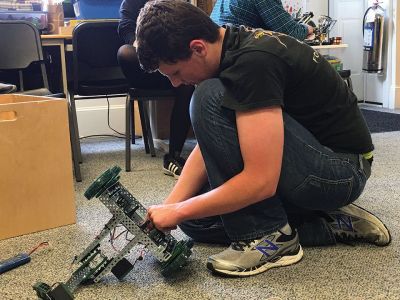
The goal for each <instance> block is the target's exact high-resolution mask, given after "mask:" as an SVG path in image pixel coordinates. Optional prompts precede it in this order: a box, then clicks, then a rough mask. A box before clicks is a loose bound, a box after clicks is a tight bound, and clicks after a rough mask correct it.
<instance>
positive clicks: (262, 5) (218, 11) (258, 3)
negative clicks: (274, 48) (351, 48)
mask: <svg viewBox="0 0 400 300" xmlns="http://www.w3.org/2000/svg"><path fill="white" fill-rule="evenodd" d="M211 19H212V20H213V21H214V22H215V23H217V24H218V25H220V26H222V25H224V24H228V23H229V24H233V25H246V26H249V27H252V28H264V29H267V30H271V31H276V32H281V33H284V34H287V35H290V36H292V37H294V38H296V39H298V40H301V41H302V40H304V39H306V38H307V37H309V36H311V35H312V34H313V32H314V28H313V27H312V26H309V25H304V24H299V23H297V22H296V21H295V20H294V19H293V18H292V17H291V16H290V14H289V13H288V12H287V11H285V9H284V8H283V5H282V1H281V0H217V2H216V3H215V5H214V8H213V10H212V12H211Z"/></svg>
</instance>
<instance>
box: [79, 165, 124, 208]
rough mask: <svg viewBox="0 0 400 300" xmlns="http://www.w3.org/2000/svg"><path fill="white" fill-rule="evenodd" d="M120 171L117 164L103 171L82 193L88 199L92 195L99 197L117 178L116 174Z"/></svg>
mask: <svg viewBox="0 0 400 300" xmlns="http://www.w3.org/2000/svg"><path fill="white" fill-rule="evenodd" d="M120 172H121V168H120V167H118V166H114V167H112V168H110V169H108V170H107V171H105V172H104V173H103V174H101V175H100V176H99V177H98V178H97V179H96V180H95V181H94V182H93V183H92V184H91V185H90V186H89V187H88V188H87V189H86V192H85V193H84V195H85V197H86V198H87V199H88V200H90V199H92V198H93V197H99V196H100V195H101V194H102V193H103V192H104V191H105V190H106V189H107V188H108V187H110V186H112V185H113V184H114V183H116V182H117V181H118V180H119V176H118V174H119V173H120Z"/></svg>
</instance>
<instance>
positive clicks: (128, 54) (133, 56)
mask: <svg viewBox="0 0 400 300" xmlns="http://www.w3.org/2000/svg"><path fill="white" fill-rule="evenodd" d="M117 58H118V62H119V63H120V65H124V64H136V65H138V64H139V60H138V57H137V53H136V49H135V47H133V46H132V45H122V46H121V47H120V48H119V49H118V53H117Z"/></svg>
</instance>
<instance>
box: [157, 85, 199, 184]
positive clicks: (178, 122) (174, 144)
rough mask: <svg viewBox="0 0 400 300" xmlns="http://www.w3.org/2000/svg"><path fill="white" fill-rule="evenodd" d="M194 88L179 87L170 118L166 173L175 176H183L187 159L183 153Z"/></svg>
mask: <svg viewBox="0 0 400 300" xmlns="http://www.w3.org/2000/svg"><path fill="white" fill-rule="evenodd" d="M193 90H194V87H193V86H179V87H177V88H176V89H175V94H176V96H175V101H174V106H173V108H172V112H171V117H170V136H169V152H168V154H166V155H165V156H164V173H165V174H167V175H170V176H174V177H175V178H176V179H177V178H179V176H180V175H181V172H182V169H183V166H184V164H185V159H184V158H182V157H181V152H182V149H183V145H184V144H185V140H186V138H187V135H188V132H189V128H190V115H189V105H190V99H191V98H192V94H193Z"/></svg>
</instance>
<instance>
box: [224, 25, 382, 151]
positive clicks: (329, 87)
mask: <svg viewBox="0 0 400 300" xmlns="http://www.w3.org/2000/svg"><path fill="white" fill-rule="evenodd" d="M219 78H220V79H221V81H222V83H223V84H224V86H225V87H226V90H227V91H226V93H225V95H224V99H223V106H224V107H227V108H230V109H233V110H237V111H247V110H251V109H257V108H261V107H268V106H274V105H280V106H281V107H282V109H283V110H284V111H285V112H286V113H288V114H289V115H290V116H292V117H293V118H294V119H295V120H297V121H298V122H299V123H300V124H302V125H303V126H304V127H305V128H307V129H308V130H309V131H310V132H311V133H313V135H314V136H315V137H316V138H317V139H318V141H319V142H320V143H321V144H322V145H324V146H327V147H329V148H331V149H332V150H334V151H336V152H347V153H367V152H370V151H372V150H373V148H374V147H373V144H372V140H371V134H370V132H369V130H368V127H367V125H366V122H365V120H364V118H363V116H362V114H361V111H360V109H359V108H358V105H357V97H356V96H355V95H354V93H353V92H352V91H351V90H350V89H349V88H348V87H347V85H346V83H345V82H344V81H343V79H342V78H341V77H340V75H339V74H338V73H337V72H336V71H335V70H334V69H333V68H332V66H331V65H330V64H329V62H328V61H327V60H326V59H325V58H323V57H322V55H321V54H320V53H318V52H317V51H315V50H314V49H312V48H311V47H310V46H308V45H306V44H305V43H303V42H300V41H298V40H296V39H294V38H292V37H290V36H287V35H285V34H282V33H276V32H271V31H266V30H263V29H250V28H246V27H244V26H240V27H234V26H230V25H227V26H226V33H225V38H224V44H223V50H222V56H221V64H220V73H219Z"/></svg>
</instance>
